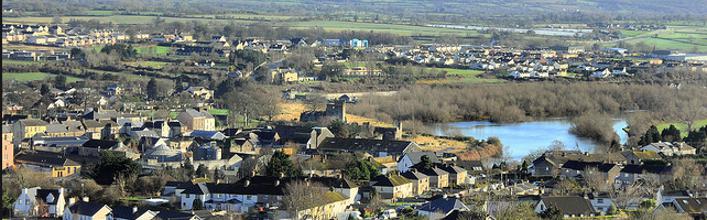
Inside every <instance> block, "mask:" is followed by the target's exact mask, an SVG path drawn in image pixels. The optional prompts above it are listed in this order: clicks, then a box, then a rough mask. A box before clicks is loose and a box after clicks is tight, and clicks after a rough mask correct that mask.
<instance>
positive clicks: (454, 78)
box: [418, 68, 503, 84]
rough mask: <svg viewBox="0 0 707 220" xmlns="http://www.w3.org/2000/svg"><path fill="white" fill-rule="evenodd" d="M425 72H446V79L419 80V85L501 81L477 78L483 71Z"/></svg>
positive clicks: (436, 69)
mask: <svg viewBox="0 0 707 220" xmlns="http://www.w3.org/2000/svg"><path fill="white" fill-rule="evenodd" d="M427 70H434V71H447V78H446V79H433V80H419V81H418V83H420V84H456V83H470V84H474V83H499V82H503V80H500V79H495V78H479V75H481V74H483V73H484V71H481V70H472V69H454V68H427Z"/></svg>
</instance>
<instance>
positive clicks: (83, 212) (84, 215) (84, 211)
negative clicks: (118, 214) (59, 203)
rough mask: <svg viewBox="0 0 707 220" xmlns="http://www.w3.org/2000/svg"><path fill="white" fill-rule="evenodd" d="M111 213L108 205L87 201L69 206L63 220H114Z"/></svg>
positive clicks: (65, 210)
mask: <svg viewBox="0 0 707 220" xmlns="http://www.w3.org/2000/svg"><path fill="white" fill-rule="evenodd" d="M111 211H112V209H111V208H110V207H108V206H107V205H104V204H101V203H97V202H89V201H88V199H85V200H82V201H77V202H76V203H74V204H71V205H69V206H67V207H66V208H65V209H64V217H63V220H109V219H112V217H111Z"/></svg>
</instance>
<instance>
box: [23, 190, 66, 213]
mask: <svg viewBox="0 0 707 220" xmlns="http://www.w3.org/2000/svg"><path fill="white" fill-rule="evenodd" d="M64 196H65V194H64V188H59V189H42V188H40V187H33V188H22V192H21V193H20V196H19V197H17V199H16V200H15V203H14V204H13V209H12V212H13V215H14V216H15V217H41V218H47V217H52V218H56V217H61V216H62V215H63V212H62V209H63V207H64V205H65V204H66V201H65V200H64Z"/></svg>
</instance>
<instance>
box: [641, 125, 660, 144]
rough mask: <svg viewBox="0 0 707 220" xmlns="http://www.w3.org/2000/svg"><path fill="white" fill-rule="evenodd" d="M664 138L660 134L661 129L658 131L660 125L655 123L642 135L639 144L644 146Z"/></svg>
mask: <svg viewBox="0 0 707 220" xmlns="http://www.w3.org/2000/svg"><path fill="white" fill-rule="evenodd" d="M660 140H662V138H661V136H660V131H658V127H656V126H655V125H651V127H650V128H649V129H648V130H647V131H646V133H645V134H644V135H643V137H641V140H640V141H638V144H639V145H641V146H643V145H647V144H650V143H655V142H658V141H660Z"/></svg>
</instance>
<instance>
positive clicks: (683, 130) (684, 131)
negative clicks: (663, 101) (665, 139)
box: [656, 119, 707, 137]
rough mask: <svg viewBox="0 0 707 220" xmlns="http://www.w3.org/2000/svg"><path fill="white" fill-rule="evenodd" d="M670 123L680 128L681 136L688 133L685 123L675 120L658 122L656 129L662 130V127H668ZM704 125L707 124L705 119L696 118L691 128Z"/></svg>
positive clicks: (685, 135)
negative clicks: (674, 121) (672, 121)
mask: <svg viewBox="0 0 707 220" xmlns="http://www.w3.org/2000/svg"><path fill="white" fill-rule="evenodd" d="M671 124H674V125H675V127H676V128H677V129H678V130H680V135H682V136H683V137H687V134H688V132H687V124H685V123H682V122H676V123H671V122H663V123H660V124H658V125H657V126H656V127H658V131H661V132H662V131H663V129H666V128H668V127H670V125H671ZM705 125H707V119H702V120H698V121H696V122H695V123H694V124H693V125H692V129H693V130H694V129H698V128H701V127H704V126H705Z"/></svg>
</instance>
